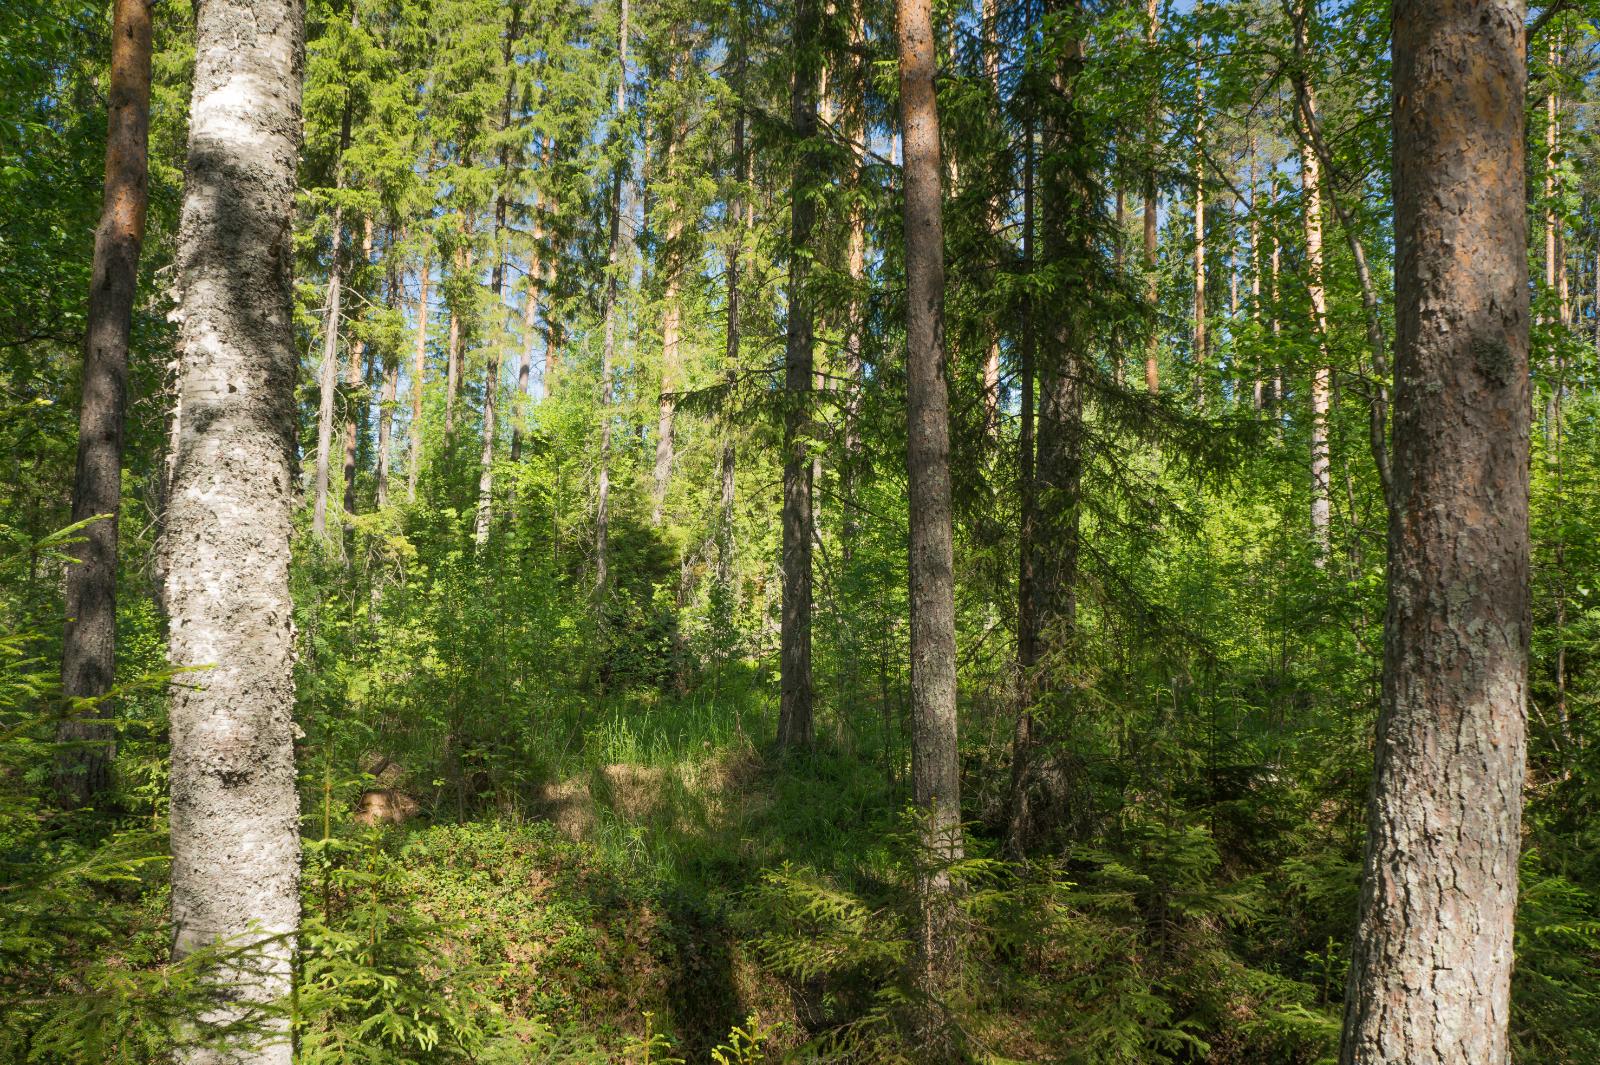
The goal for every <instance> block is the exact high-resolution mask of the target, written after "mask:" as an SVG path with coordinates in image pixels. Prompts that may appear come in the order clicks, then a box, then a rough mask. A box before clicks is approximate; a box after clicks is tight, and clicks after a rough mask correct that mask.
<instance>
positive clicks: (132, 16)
mask: <svg viewBox="0 0 1600 1065" xmlns="http://www.w3.org/2000/svg"><path fill="white" fill-rule="evenodd" d="M151 40H152V32H151V3H150V0H116V3H115V5H114V6H113V9H112V34H111V88H110V94H109V96H108V98H107V102H106V124H107V128H106V172H105V190H104V196H103V199H102V201H101V207H100V226H99V228H98V229H97V230H96V231H95V241H94V263H93V266H92V268H91V274H90V282H89V313H88V320H87V332H86V337H85V341H84V347H83V385H82V392H83V395H82V399H81V401H80V405H79V408H78V464H77V471H76V474H75V477H74V480H73V486H72V520H73V522H74V524H76V523H77V522H82V521H89V520H90V519H91V518H96V517H99V519H100V520H98V521H94V522H92V523H91V524H90V525H88V526H87V527H85V528H84V529H83V530H82V531H81V532H80V533H79V534H78V535H80V536H81V537H82V538H83V539H82V542H81V543H78V544H75V545H74V546H73V548H72V554H73V557H74V558H75V559H76V564H74V565H72V566H69V567H68V568H67V573H66V608H67V625H66V631H65V633H64V638H63V641H62V648H61V694H62V696H63V697H64V698H65V699H66V700H67V708H68V711H69V713H72V715H73V716H71V717H69V718H67V719H65V720H63V721H62V723H61V725H60V727H59V728H58V729H57V732H56V739H57V740H58V741H59V742H60V743H61V744H62V746H61V747H60V748H59V749H58V751H57V754H56V759H55V767H54V770H55V790H56V795H57V797H58V798H59V799H60V800H61V801H62V803H63V804H65V805H67V806H81V805H83V804H85V803H87V802H90V801H91V800H92V799H93V798H94V797H95V796H97V795H99V794H102V793H104V792H105V791H106V790H107V789H109V787H110V785H111V762H112V759H113V758H114V757H115V755H116V737H115V733H114V732H113V731H112V729H111V727H110V726H109V725H108V724H107V723H106V718H107V717H108V713H107V710H108V708H107V707H105V706H104V705H103V704H97V705H95V706H94V707H93V708H91V709H88V710H85V711H82V712H73V701H74V700H77V699H100V698H101V697H102V696H104V695H105V694H106V693H107V692H109V691H110V690H111V686H112V684H113V683H115V680H116V633H117V520H118V518H117V516H118V512H119V511H120V510H121V506H122V441H123V424H124V421H125V419H126V411H127V403H128V399H127V396H128V338H129V335H130V334H131V333H132V331H133V300H134V295H135V293H136V292H137V289H138V281H139V254H140V250H141V249H142V247H143V245H144V223H145V209H146V206H147V204H148V202H149V183H148V173H149V137H150V54H151Z"/></svg>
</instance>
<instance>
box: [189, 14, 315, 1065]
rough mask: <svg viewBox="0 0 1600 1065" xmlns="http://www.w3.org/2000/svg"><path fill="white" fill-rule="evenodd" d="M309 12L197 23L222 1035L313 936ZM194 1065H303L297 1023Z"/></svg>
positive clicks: (200, 307) (208, 770) (198, 324)
mask: <svg viewBox="0 0 1600 1065" xmlns="http://www.w3.org/2000/svg"><path fill="white" fill-rule="evenodd" d="M303 16H304V11H303V8H302V6H301V4H300V3H299V0H249V2H248V3H247V2H245V0H202V2H200V3H199V4H197V5H196V10H195V44H196V48H195V67H194V91H193V98H192V103H191V107H190V123H189V159H188V168H187V172H186V180H185V191H184V201H183V212H182V220H181V223H180V227H179V231H178V262H177V268H178V285H179V304H178V306H179V315H180V317H181V320H182V335H181V341H180V344H181V352H182V367H181V370H180V376H179V389H180V393H181V396H182V402H183V421H182V424H181V426H180V428H179V439H178V448H177V456H176V462H175V467H174V473H173V486H172V499H171V502H170V504H169V506H170V514H169V518H168V529H169V534H170V541H171V543H170V546H169V548H168V558H169V570H168V578H167V580H168V587H167V603H168V607H169V610H170V617H171V637H170V646H169V656H170V659H171V661H172V664H173V665H174V666H178V667H191V668H201V669H203V672H200V673H195V674H188V675H186V676H184V677H183V678H182V679H181V681H180V682H178V683H175V684H174V685H173V688H172V702H171V737H172V771H171V789H172V790H171V829H172V923H173V932H174V948H173V949H174V954H175V955H176V956H178V957H183V956H185V955H188V954H189V953H191V952H193V951H195V950H196V949H197V948H200V947H203V946H205V945H207V944H212V943H216V942H219V941H220V942H225V943H228V944H230V945H232V946H233V947H236V948H240V953H238V954H236V955H235V956H234V957H233V959H232V960H231V961H225V962H223V963H220V964H218V965H217V966H215V967H214V968H213V970H212V973H211V976H212V977H213V978H214V979H215V980H217V981H218V982H219V983H220V984H221V987H222V990H223V992H224V994H223V996H222V998H221V999H220V1000H219V1001H218V1002H217V1003H216V1004H215V1006H214V1007H213V1009H212V1010H211V1012H210V1016H209V1017H208V1018H207V1019H208V1020H211V1021H215V1022H221V1023H231V1022H237V1021H240V1020H246V1019H249V1018H250V1017H251V1016H252V1011H253V1010H254V1009H255V1008H257V1007H259V1006H260V1005H262V1004H264V1003H267V1002H270V1001H275V1000H281V999H282V998H283V996H285V995H286V994H287V993H288V990H289V984H290V978H291V958H292V957H293V953H294V935H295V929H296V926H297V925H298V923H299V916H300V904H299V876H300V861H299V859H300V834H299V803H298V800H297V797H296V793H295V769H294V732H295V726H294V722H293V720H292V717H291V715H292V712H293V708H294V679H293V674H292V663H293V657H294V622H293V605H292V603H291V601H290V595H289V536H290V521H289V515H290V510H291V506H292V500H291V483H290V477H291V468H292V466H291V463H292V458H293V453H294V437H295V402H294V386H295V376H296V371H297V367H298V362H299V359H298V352H297V351H296V346H295V343H294V333H293V319H292V313H291V307H292V303H291V288H290V276H289V275H290V266H291V263H292V260H293V251H292V248H291V244H290V221H291V217H292V213H293V207H294V188H295V184H294V183H295V167H296V163H297V157H298V152H299V146H300V121H301V120H300V79H301V71H302V62H303V54H304V53H303V32H304V29H303ZM246 1038H247V1037H246V1036H242V1035H241V1036H233V1037H230V1039H229V1044H228V1045H225V1046H223V1047H221V1048H207V1047H203V1046H200V1045H198V1044H193V1045H189V1046H186V1047H183V1048H181V1049H180V1051H179V1054H178V1057H179V1060H180V1061H183V1062H185V1063H187V1065H236V1063H240V1062H250V1063H251V1065H288V1062H289V1061H290V1059H291V1049H290V1041H289V1033H288V1031H287V1026H286V1024H284V1023H283V1022H282V1021H281V1020H276V1021H273V1020H268V1021H267V1022H266V1025H265V1030H264V1031H259V1032H257V1033H256V1035H255V1037H254V1039H253V1040H252V1042H253V1043H254V1044H255V1045H253V1046H247V1045H246Z"/></svg>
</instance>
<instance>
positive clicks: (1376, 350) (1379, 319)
mask: <svg viewBox="0 0 1600 1065" xmlns="http://www.w3.org/2000/svg"><path fill="white" fill-rule="evenodd" d="M1292 14H1293V16H1294V41H1295V57H1296V64H1295V70H1296V74H1295V95H1296V112H1297V116H1298V119H1299V126H1300V132H1301V140H1302V148H1301V150H1302V151H1305V150H1306V149H1308V148H1309V149H1310V150H1311V151H1312V152H1313V153H1314V156H1315V161H1316V162H1318V163H1320V164H1321V170H1322V172H1323V173H1324V174H1326V175H1327V177H1328V202H1329V204H1330V205H1331V206H1332V207H1333V213H1334V216H1335V217H1337V218H1338V219H1339V228H1340V230H1342V231H1343V232H1344V239H1345V246H1346V247H1348V248H1349V249H1350V258H1351V260H1352V261H1353V262H1354V263H1355V267H1356V280H1357V281H1358V282H1359V284H1360V287H1361V306H1362V309H1363V310H1364V311H1365V312H1366V319H1367V350H1368V354H1369V355H1370V356H1371V359H1372V374H1373V377H1374V381H1373V384H1372V393H1371V396H1370V397H1369V400H1368V406H1369V410H1370V412H1371V413H1370V416H1369V418H1368V434H1367V435H1368V446H1369V447H1370V449H1371V451H1372V461H1373V464H1374V465H1375V466H1376V467H1377V471H1378V483H1379V485H1380V486H1381V487H1382V489H1383V495H1384V498H1385V499H1387V498H1388V496H1389V445H1388V420H1389V386H1388V383H1387V380H1388V377H1389V341H1388V338H1387V337H1386V336H1385V335H1384V331H1383V311H1382V308H1381V307H1379V305H1378V289H1377V285H1376V284H1375V283H1374V282H1373V280H1372V268H1371V267H1370V266H1369V265H1368V262H1367V249H1366V245H1365V244H1363V243H1362V240H1361V234H1360V233H1359V232H1358V231H1357V230H1356V221H1355V219H1354V218H1353V217H1351V215H1350V212H1349V211H1348V210H1346V209H1345V206H1344V204H1343V202H1342V201H1341V200H1340V199H1339V193H1338V188H1337V184H1338V183H1337V182H1336V181H1335V180H1334V177H1335V174H1334V168H1333V153H1332V152H1330V151H1329V150H1328V145H1327V142H1326V140H1325V139H1324V138H1323V136H1322V121H1321V119H1320V118H1319V117H1318V115H1317V98H1316V93H1315V92H1314V91H1313V89H1312V87H1311V72H1310V69H1309V67H1310V63H1311V48H1310V43H1309V40H1308V32H1307V19H1308V10H1307V7H1306V4H1305V2H1304V0H1299V2H1297V3H1296V4H1295V6H1294V8H1293V9H1292ZM1307 232H1308V233H1309V232H1310V231H1309V230H1307ZM1308 246H1309V242H1308ZM1317 247H1318V251H1319V252H1320V251H1321V239H1320V233H1319V237H1318V245H1317ZM1316 265H1320V259H1319V260H1318V263H1317V264H1316ZM1312 279H1313V281H1314V282H1315V283H1316V284H1317V289H1316V290H1315V291H1314V293H1313V298H1315V295H1316V293H1319V292H1320V291H1321V278H1320V276H1318V275H1316V274H1313V278H1312ZM1313 306H1315V304H1313ZM1325 325H1326V323H1325V322H1324V326H1325ZM1324 352H1326V341H1325V340H1324ZM1312 429H1313V432H1315V429H1316V426H1315V424H1313V426H1312ZM1324 446H1326V443H1325V442H1324ZM1313 458H1314V456H1313Z"/></svg>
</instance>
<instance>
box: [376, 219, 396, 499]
mask: <svg viewBox="0 0 1600 1065" xmlns="http://www.w3.org/2000/svg"><path fill="white" fill-rule="evenodd" d="M393 235H394V231H393V230H390V247H389V249H388V255H389V256H390V261H389V267H388V271H387V277H386V281H387V288H388V290H389V301H388V302H389V305H390V306H391V307H393V306H398V305H399V303H400V284H399V281H398V279H397V278H396V277H395V266H394V260H393V258H392V256H393V254H394V248H393ZM399 390H400V357H399V352H397V351H395V350H393V349H392V348H390V347H389V346H388V345H387V344H385V345H384V349H383V392H382V393H381V394H380V396H379V399H378V509H379V510H382V509H383V508H384V507H386V506H388V505H389V475H390V471H391V469H392V467H393V463H392V462H391V461H390V454H389V452H390V451H391V450H392V448H393V446H394V445H393V436H394V434H393V425H394V405H395V397H396V396H397V394H398V393H399Z"/></svg>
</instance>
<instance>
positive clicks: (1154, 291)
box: [1144, 0, 1161, 396]
mask: <svg viewBox="0 0 1600 1065" xmlns="http://www.w3.org/2000/svg"><path fill="white" fill-rule="evenodd" d="M1160 24H1161V11H1160V8H1159V6H1158V2H1157V0H1149V5H1148V7H1147V8H1146V9H1145V30H1144V43H1145V47H1146V48H1149V49H1151V50H1152V51H1153V50H1154V49H1155V46H1156V37H1157V34H1158V33H1159V32H1160ZM1159 106H1160V92H1159V91H1158V92H1157V93H1156V95H1155V97H1154V98H1153V99H1152V100H1151V101H1150V129H1149V132H1148V134H1147V137H1148V143H1149V150H1150V152H1151V153H1152V155H1153V154H1154V152H1155V149H1156V145H1157V143H1158V142H1159V131H1158V130H1157V128H1156V123H1157V109H1158V108H1159ZM1158 210H1159V206H1158V204H1157V201H1156V168H1155V162H1154V160H1152V161H1151V162H1150V163H1149V165H1148V166H1147V167H1146V169H1145V172H1144V268H1145V286H1146V287H1145V299H1146V300H1148V301H1149V304H1150V315H1151V322H1150V335H1149V336H1148V337H1146V338H1145V342H1144V345H1145V346H1144V387H1145V391H1147V392H1149V393H1150V394H1151V395H1152V396H1153V395H1155V394H1156V393H1158V392H1160V391H1161V373H1160V369H1159V368H1158V367H1157V365H1156V355H1157V351H1158V349H1159V348H1160V345H1161V337H1160V334H1159V327H1158V325H1157V323H1156V321H1155V318H1156V315H1157V314H1158V313H1159V311H1160V301H1161V290H1160V283H1159V280H1158V279H1157V277H1156V212H1157V211H1158Z"/></svg>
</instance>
